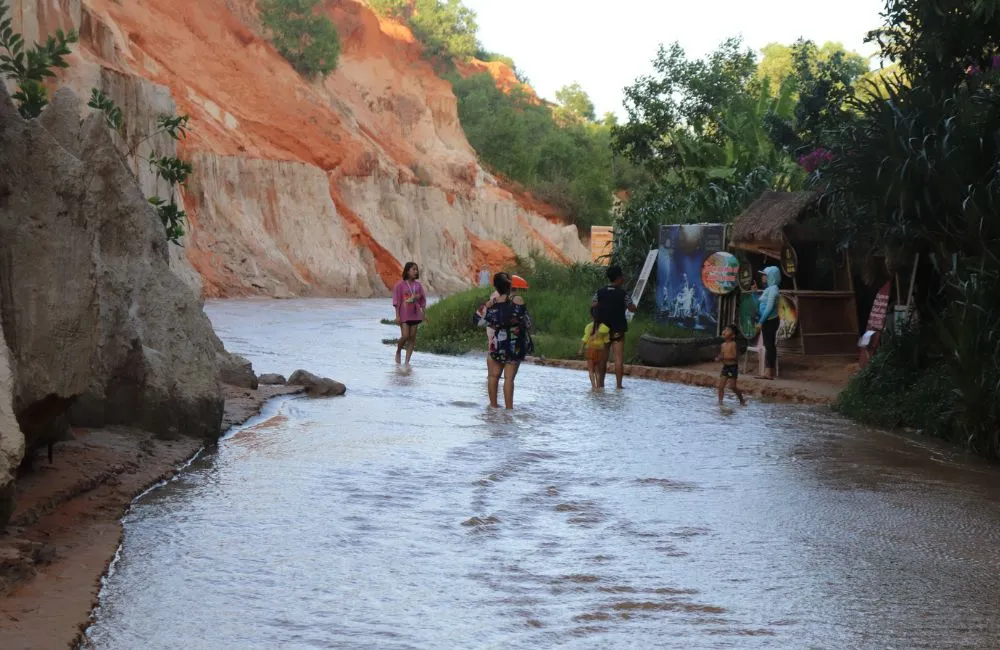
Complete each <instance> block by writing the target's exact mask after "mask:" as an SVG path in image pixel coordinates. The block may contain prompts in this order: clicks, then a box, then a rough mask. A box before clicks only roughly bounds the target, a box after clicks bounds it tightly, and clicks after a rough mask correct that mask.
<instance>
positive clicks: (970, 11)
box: [816, 0, 1000, 457]
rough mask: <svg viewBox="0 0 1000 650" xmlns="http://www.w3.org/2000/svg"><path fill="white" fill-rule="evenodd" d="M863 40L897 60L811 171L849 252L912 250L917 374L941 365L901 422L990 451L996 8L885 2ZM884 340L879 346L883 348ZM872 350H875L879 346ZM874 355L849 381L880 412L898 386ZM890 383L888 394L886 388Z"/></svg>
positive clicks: (997, 124)
mask: <svg viewBox="0 0 1000 650" xmlns="http://www.w3.org/2000/svg"><path fill="white" fill-rule="evenodd" d="M883 15H884V17H885V19H886V25H885V26H884V27H882V28H880V29H877V30H875V31H873V32H872V33H871V34H870V35H869V38H870V39H871V40H874V41H876V42H878V43H879V44H880V45H881V47H882V55H883V57H884V58H886V59H888V60H889V61H890V62H892V63H894V64H896V65H898V66H899V75H898V76H895V75H892V76H889V77H886V78H884V79H883V81H884V86H883V88H884V96H880V95H879V94H878V93H866V94H859V95H858V96H857V97H856V98H854V99H853V100H852V108H853V109H854V111H855V112H856V114H857V118H856V119H854V120H850V121H848V122H847V123H846V124H844V125H843V127H842V128H841V129H840V130H839V131H837V132H836V133H835V134H831V136H830V145H829V146H830V149H831V150H832V153H833V160H832V162H831V163H830V164H829V165H827V166H826V167H825V168H824V169H822V170H821V172H820V174H818V176H817V178H816V182H817V183H819V184H820V187H822V188H824V189H826V198H825V204H824V205H825V208H826V212H827V214H828V215H829V218H830V219H831V220H832V221H833V224H834V225H835V226H836V227H837V230H838V232H839V233H840V235H841V236H842V237H843V240H844V242H845V243H848V244H850V245H851V246H852V249H853V250H855V251H856V252H857V253H858V254H864V253H868V252H877V253H880V254H885V255H886V256H887V259H888V260H890V261H892V260H898V259H906V260H908V261H910V260H913V259H914V255H915V254H917V253H919V254H920V259H921V260H923V263H921V264H920V265H919V266H918V269H917V271H918V280H917V287H916V289H917V291H916V298H917V306H918V309H919V310H920V314H921V319H920V320H921V322H922V323H923V325H922V326H921V327H920V328H919V329H918V330H915V331H914V332H913V334H912V335H913V336H916V337H919V340H920V345H918V346H916V347H917V348H918V349H921V350H924V351H925V355H924V358H923V359H922V360H920V361H919V363H918V364H917V365H918V367H917V374H918V375H919V376H933V375H936V374H940V375H941V376H942V380H941V382H940V385H939V386H938V390H937V391H936V393H935V394H936V395H937V401H936V403H934V404H933V407H932V408H929V409H928V412H933V413H935V414H937V416H936V417H931V416H928V417H927V418H926V419H925V420H922V421H915V422H906V423H905V424H909V425H910V426H918V427H921V428H924V429H926V430H928V431H930V432H933V433H937V434H939V435H942V436H945V437H949V438H952V439H954V440H956V441H960V442H962V443H965V444H968V445H969V446H971V447H973V448H975V449H977V450H979V451H980V452H982V453H984V454H986V455H989V456H993V457H997V456H1000V391H998V390H997V386H1000V337H998V336H997V332H1000V183H998V182H997V180H996V179H997V177H998V176H997V172H998V170H1000V141H998V139H997V138H996V137H993V136H992V135H987V134H996V133H1000V51H998V47H997V40H996V34H1000V12H998V11H996V7H995V5H994V4H993V3H986V2H965V3H951V4H950V5H949V8H948V10H947V11H944V10H942V8H941V6H940V3H938V2H934V1H932V0H889V2H887V3H886V9H885V11H884V13H883ZM888 353H889V351H887V354H888ZM880 354H882V353H880ZM902 363H903V360H897V359H895V358H890V357H885V358H884V359H883V360H881V361H880V363H879V364H874V365H873V368H874V370H872V371H871V372H870V373H869V374H867V375H866V376H865V377H864V379H865V380H866V381H867V382H868V383H867V384H866V388H867V390H866V391H864V392H863V394H862V393H861V392H859V391H855V395H856V396H857V401H858V402H861V404H860V405H859V404H857V403H856V404H855V407H857V408H858V409H859V411H856V412H861V413H865V412H871V411H873V410H878V409H879V407H880V405H881V404H884V403H891V402H894V401H897V400H898V399H899V395H898V393H899V392H903V391H906V390H908V387H907V386H900V385H898V384H897V383H896V382H894V381H893V376H894V373H895V375H899V374H900V373H898V372H897V371H898V369H899V367H900V365H901V364H902ZM893 391H896V392H893Z"/></svg>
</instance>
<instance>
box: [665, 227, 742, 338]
mask: <svg viewBox="0 0 1000 650" xmlns="http://www.w3.org/2000/svg"><path fill="white" fill-rule="evenodd" d="M725 230H726V227H725V226H724V225H723V224H691V225H668V226H660V242H659V243H660V246H659V254H658V256H657V263H656V276H657V277H656V311H657V319H658V320H660V321H661V322H666V323H670V324H671V325H675V326H677V327H682V328H685V329H691V330H698V331H709V332H714V331H716V330H717V328H718V318H719V296H717V295H715V294H714V293H712V292H711V291H709V290H708V289H707V288H706V287H705V285H704V283H703V282H702V268H703V266H704V264H705V260H706V259H707V258H708V257H709V256H711V255H712V254H713V253H717V252H719V251H723V250H725V241H726V238H725Z"/></svg>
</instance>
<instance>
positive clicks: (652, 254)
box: [625, 248, 659, 321]
mask: <svg viewBox="0 0 1000 650" xmlns="http://www.w3.org/2000/svg"><path fill="white" fill-rule="evenodd" d="M658 255H659V251H657V250H656V249H655V248H654V249H653V250H651V251H649V253H647V254H646V262H645V264H643V265H642V271H640V272H639V279H638V280H637V281H636V283H635V288H634V289H632V302H633V303H635V305H636V307H638V306H639V301H640V300H642V294H643V293H644V292H645V291H646V285H647V284H648V283H649V276H650V275H651V274H652V273H653V265H654V264H656V258H657V256H658ZM633 316H635V314H633V313H632V312H626V314H625V318H626V319H627V320H629V321H631V320H632V317H633Z"/></svg>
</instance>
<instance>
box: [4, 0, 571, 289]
mask: <svg viewBox="0 0 1000 650" xmlns="http://www.w3.org/2000/svg"><path fill="white" fill-rule="evenodd" d="M10 4H11V6H12V8H13V18H14V22H13V27H14V29H15V30H21V31H23V33H24V34H25V36H26V39H27V40H28V42H29V43H30V42H33V40H32V39H38V38H42V37H44V35H45V34H47V33H49V32H51V31H53V30H54V29H55V28H57V27H62V28H63V29H69V28H77V29H78V30H79V32H80V43H79V45H77V46H75V47H74V53H73V55H71V57H70V59H69V61H70V64H71V65H70V67H69V68H68V69H66V70H64V71H60V73H59V83H60V84H61V85H66V86H69V87H71V88H73V89H74V90H75V91H76V93H77V94H79V95H81V96H86V95H87V94H88V93H89V92H90V89H91V88H92V87H97V88H99V89H101V90H102V91H104V92H105V93H106V94H107V95H108V96H109V97H111V98H112V99H113V100H114V101H115V103H116V104H117V105H118V106H119V107H121V109H122V111H123V114H124V118H125V119H124V123H125V131H126V132H125V134H124V135H123V136H122V137H118V136H116V137H115V138H116V143H117V144H119V146H120V148H124V149H128V148H131V147H133V146H139V153H140V154H141V155H142V156H145V155H148V153H149V152H151V151H154V150H155V151H157V152H158V153H160V154H161V155H164V154H167V155H169V153H170V151H171V150H172V149H173V147H174V143H172V142H169V141H165V140H163V139H162V138H160V139H159V140H158V139H157V138H154V139H152V140H150V141H148V142H145V143H144V144H141V145H138V141H139V136H140V135H141V134H143V133H148V132H150V131H151V130H152V129H154V128H155V125H156V118H157V117H158V116H159V115H161V114H169V113H174V112H176V113H178V114H188V115H190V116H191V123H190V126H191V131H190V133H189V135H188V137H187V138H185V139H184V140H183V141H182V142H181V143H180V148H181V151H180V155H181V156H182V157H184V158H186V159H188V160H190V161H191V162H192V163H193V164H194V168H195V172H194V174H193V176H192V178H191V181H190V182H189V184H188V185H187V187H186V188H185V191H184V197H183V199H184V207H185V209H186V210H187V212H188V214H189V216H190V217H191V220H190V224H189V236H188V238H187V239H186V241H185V242H184V243H185V246H184V249H183V253H186V256H187V258H188V259H187V260H185V259H184V257H183V255H180V254H179V253H180V252H181V249H179V248H177V247H171V248H170V250H171V253H172V268H174V269H175V272H177V273H179V274H181V275H182V277H183V278H184V279H185V280H186V282H187V283H188V284H190V285H191V286H193V287H198V285H199V279H198V277H199V276H200V277H201V280H202V281H203V283H202V284H201V287H200V290H201V291H202V295H203V296H205V297H213V298H223V297H236V296H248V295H267V296H273V297H279V298H280V297H291V296H315V295H324V296H328V295H352V296H358V297H370V296H378V295H387V294H388V292H389V289H390V288H391V287H392V286H393V285H394V284H395V282H396V281H397V280H398V278H399V273H400V271H401V268H402V265H403V264H405V263H406V262H407V261H410V260H413V261H416V262H418V263H419V264H420V265H421V270H422V271H423V274H422V280H423V282H424V285H425V286H426V287H427V288H428V290H430V291H432V292H450V291H454V290H457V289H462V288H466V287H468V286H470V285H471V284H472V283H473V281H474V279H475V277H476V274H477V273H478V271H479V268H480V267H481V266H483V265H487V266H489V267H490V268H491V269H492V270H494V271H495V270H498V269H499V268H500V267H501V266H504V265H505V264H506V263H508V262H509V261H510V260H511V259H513V257H514V255H515V254H517V255H522V256H523V255H527V254H529V253H531V252H534V251H540V252H544V253H547V254H549V255H550V256H552V257H554V258H556V259H560V260H564V261H585V260H587V259H589V252H588V250H587V249H586V248H585V247H584V246H583V245H582V244H581V242H580V239H579V234H578V232H577V230H576V228H575V227H574V226H567V225H565V223H564V222H563V220H561V219H560V218H559V217H558V215H556V214H554V210H553V208H551V207H550V206H545V205H544V204H540V203H539V202H538V201H534V200H531V199H530V197H526V196H525V195H523V194H522V193H520V192H519V191H516V190H513V188H508V189H510V190H512V191H508V190H505V189H504V184H503V182H502V181H501V180H500V179H498V178H495V177H493V176H492V175H491V174H489V173H488V172H487V171H486V170H485V169H483V168H482V166H481V165H480V164H479V161H478V156H477V155H476V152H475V151H474V150H473V148H472V147H471V146H470V145H469V142H468V140H467V139H466V137H465V133H464V132H463V129H462V125H461V123H460V120H459V116H458V109H457V100H456V98H455V95H454V93H453V92H452V87H451V84H450V83H449V82H448V81H446V80H444V79H442V78H440V77H439V76H438V75H437V74H436V73H435V71H434V68H433V66H432V65H431V64H429V63H428V62H427V61H425V60H424V59H423V56H422V48H421V46H420V44H419V43H418V42H417V41H416V39H415V38H414V37H413V34H412V33H410V31H409V29H408V28H406V27H405V26H403V25H401V24H399V23H397V22H395V21H392V20H385V19H381V18H379V17H378V16H377V15H376V14H375V13H374V12H373V11H372V9H371V8H370V7H369V6H368V5H367V4H366V3H365V2H363V1H362V0H325V1H324V2H323V3H322V11H323V13H325V14H326V15H327V16H328V17H329V18H330V19H331V20H332V21H333V22H334V24H335V25H336V26H337V29H338V31H339V32H340V34H341V39H342V53H341V57H340V60H339V63H338V67H337V69H336V70H335V71H334V72H333V73H332V74H330V75H329V76H327V77H326V78H325V79H324V80H323V81H322V82H318V81H316V80H311V79H308V78H305V77H303V76H302V75H300V74H298V73H297V72H296V71H295V70H294V69H293V68H292V67H291V66H290V65H289V64H288V62H287V61H285V60H284V59H282V58H281V56H280V55H279V54H278V53H277V51H276V50H275V49H274V47H273V46H272V45H271V44H270V43H269V42H268V40H267V38H266V35H265V34H263V33H262V32H261V29H260V24H259V20H258V19H257V15H258V10H257V6H256V4H257V3H256V2H255V1H254V0H192V1H190V2H185V3H177V2H175V1H174V0H144V1H143V2H106V1H105V0H72V1H71V2H57V3H39V2H38V0H13V1H12V2H11V3H10ZM43 5H44V8H43ZM42 40H44V39H42ZM462 69H463V71H464V73H466V74H473V73H476V72H484V71H485V72H489V73H490V74H491V75H493V77H494V78H495V79H496V80H497V83H498V84H499V85H500V86H501V87H502V88H505V89H508V90H509V89H510V88H511V87H512V86H513V85H514V84H515V83H516V78H515V75H514V72H513V70H511V69H510V68H507V67H506V66H504V64H501V63H485V62H473V63H470V64H467V65H464V66H463V67H462ZM122 145H124V146H122ZM131 164H132V165H133V170H134V171H136V172H137V173H138V174H139V176H140V182H141V183H142V185H143V191H144V193H145V195H146V196H149V195H150V194H153V193H156V192H157V191H158V190H157V188H156V187H155V183H153V184H151V183H150V176H149V174H148V172H147V170H146V169H144V166H142V165H135V163H134V162H132V163H131Z"/></svg>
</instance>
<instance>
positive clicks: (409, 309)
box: [392, 262, 427, 364]
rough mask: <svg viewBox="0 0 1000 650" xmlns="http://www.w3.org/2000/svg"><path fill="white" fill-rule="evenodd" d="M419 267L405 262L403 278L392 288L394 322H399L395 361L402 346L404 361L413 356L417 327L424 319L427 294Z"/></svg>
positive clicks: (397, 359) (398, 359)
mask: <svg viewBox="0 0 1000 650" xmlns="http://www.w3.org/2000/svg"><path fill="white" fill-rule="evenodd" d="M419 277H420V268H419V267H418V266H417V263H416V262H407V263H406V266H404V267H403V279H402V280H400V281H399V282H397V283H396V288H395V289H393V290H392V306H393V307H395V308H396V322H397V323H399V343H397V344H396V363H399V362H400V356H401V355H402V353H403V348H404V347H405V348H406V363H407V364H409V363H410V357H411V356H413V345H414V344H415V343H416V342H417V328H418V327H420V323H422V322H423V321H424V309H426V308H427V294H425V293H424V287H423V286H422V285H421V284H420V280H419V279H418V278H419Z"/></svg>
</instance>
